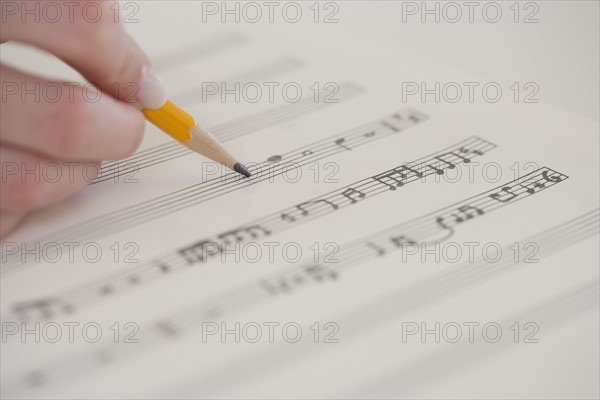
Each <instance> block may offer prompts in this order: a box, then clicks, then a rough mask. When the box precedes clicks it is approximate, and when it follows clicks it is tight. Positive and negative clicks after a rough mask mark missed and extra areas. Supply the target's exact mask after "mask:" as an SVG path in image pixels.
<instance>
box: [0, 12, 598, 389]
mask: <svg viewBox="0 0 600 400" xmlns="http://www.w3.org/2000/svg"><path fill="white" fill-rule="evenodd" d="M156 3H157V4H154V5H152V6H150V5H149V6H148V7H149V8H150V9H151V10H152V12H153V13H158V15H161V13H163V14H165V15H166V16H169V15H171V14H172V13H174V12H175V11H174V10H172V9H171V8H169V7H167V6H166V5H165V4H164V3H163V2H156ZM182 7H189V8H190V12H189V13H181V11H180V10H178V11H177V19H178V21H180V23H178V24H177V25H178V26H173V30H172V31H161V32H156V31H155V30H153V29H152V27H151V26H148V25H145V24H140V25H139V26H134V27H132V31H133V34H134V36H136V37H137V38H139V40H140V41H141V42H142V43H143V44H144V46H145V47H146V48H147V49H148V52H149V53H150V55H151V56H152V57H153V59H154V60H155V63H156V67H157V69H158V71H159V73H160V75H161V77H162V78H163V79H164V80H165V82H166V84H167V87H168V88H169V90H170V97H171V98H172V99H173V101H175V102H177V103H179V104H180V105H181V106H183V107H185V108H186V109H187V110H188V111H189V112H191V113H192V114H194V115H196V116H198V117H199V118H201V119H202V123H203V124H204V125H206V126H207V127H209V128H210V129H211V131H212V132H214V134H215V136H216V137H217V138H219V139H220V140H222V141H223V142H225V143H226V145H227V147H228V149H230V150H231V151H232V153H234V154H236V155H237V156H238V157H239V159H240V160H241V161H243V162H244V163H246V164H247V165H249V166H250V169H251V171H252V172H253V177H252V178H250V179H243V178H240V177H238V176H237V175H236V174H235V173H232V172H229V171H227V170H225V169H223V168H222V167H220V166H218V165H215V164H214V163H210V162H209V161H207V160H206V159H203V158H202V157H200V156H198V155H195V154H193V153H191V152H190V151H189V150H187V149H186V148H185V147H182V146H180V145H179V144H177V143H175V142H174V141H172V140H170V139H169V137H168V136H166V135H164V134H163V133H161V132H159V131H158V130H157V129H156V128H154V127H153V126H150V125H148V127H147V134H146V137H145V139H144V143H143V144H142V147H141V148H140V149H139V150H138V151H137V153H136V154H134V155H133V156H131V157H129V158H127V159H125V160H119V161H109V162H105V163H104V164H103V166H102V170H101V172H100V174H99V175H98V177H97V178H96V179H95V180H94V181H93V182H92V183H91V184H90V185H89V187H87V188H86V189H85V190H84V191H83V192H82V193H81V194H80V195H77V196H76V197H74V198H72V199H70V200H68V201H67V202H65V203H64V204H60V205H57V206H55V207H53V208H51V209H48V210H44V211H41V212H39V213H38V214H36V215H35V216H33V217H32V218H30V219H29V220H28V221H27V222H26V224H25V225H24V226H23V227H22V228H21V229H19V230H18V231H16V232H15V233H14V234H13V235H11V236H9V237H8V238H6V240H4V241H3V243H2V258H3V259H2V269H1V270H0V274H1V275H0V278H1V287H2V293H1V318H2V324H3V336H4V337H3V343H2V355H1V360H2V365H3V368H2V372H1V377H2V394H3V396H11V397H17V398H42V397H44V398H47V397H57V398H68V397H92V396H93V397H109V398H110V397H124V396H125V397H131V396H133V397H143V398H152V397H174V398H215V397H221V396H224V397H228V398H231V397H246V398H253V397H260V398H264V397H294V398H301V397H318V398H323V397H329V396H335V397H338V398H339V397H361V398H364V397H367V398H370V397H386V398H389V397H399V396H400V397H401V396H411V397H451V396H458V397H461V396H467V395H472V396H485V395H488V396H489V394H490V393H496V394H498V396H499V397H503V396H510V395H514V394H515V393H519V394H523V393H530V394H532V395H536V396H538V397H543V396H550V395H553V396H560V395H567V394H568V395H577V396H580V397H593V396H595V395H596V396H597V394H598V391H599V388H598V384H597V375H598V373H599V372H600V371H598V343H597V338H598V292H599V288H598V278H599V274H598V267H597V266H598V263H599V261H600V260H599V254H598V245H597V243H598V233H599V232H598V230H599V212H598V209H599V197H598V193H599V179H598V175H599V165H598V163H599V159H600V156H599V150H598V149H599V137H598V124H597V123H596V122H593V121H591V120H587V119H584V118H581V117H579V116H576V115H574V114H572V113H570V112H568V111H566V110H563V109H559V108H556V107H553V106H551V105H547V104H542V103H534V104H523V103H515V102H513V101H512V99H508V98H510V97H511V96H512V94H509V93H505V94H504V97H503V99H502V100H501V101H499V102H496V103H490V102H487V101H474V102H469V101H465V100H463V101H458V102H456V103H454V104H449V103H448V102H444V101H442V102H436V101H431V98H430V100H428V101H421V99H420V97H419V96H411V97H409V98H408V99H407V98H403V97H404V96H403V95H405V94H406V93H405V91H404V89H405V88H406V85H404V86H403V83H406V82H427V83H428V84H430V85H433V84H434V82H485V81H486V80H485V79H482V78H479V77H476V76H473V75H471V74H469V73H467V72H465V71H461V70H457V69H455V68H453V67H452V66H448V65H443V64H441V63H438V62H432V60H431V59H428V58H424V57H423V56H421V55H418V54H412V53H409V52H407V51H404V50H402V51H401V52H400V51H398V49H396V48H394V47H392V46H388V45H387V44H386V43H376V45H374V43H373V42H371V39H370V38H368V37H362V36H354V35H353V34H352V33H351V32H346V31H344V30H343V29H342V27H334V28H333V27H326V28H323V30H322V31H320V30H314V31H313V30H310V31H307V30H303V29H300V28H298V29H297V30H295V29H291V30H290V29H288V30H284V31H281V34H279V31H277V32H278V34H277V35H273V30H274V29H275V28H274V27H273V26H263V25H261V26H251V27H247V26H244V25H240V26H239V27H236V29H235V30H232V29H230V28H227V29H225V28H224V27H219V26H217V27H212V26H210V25H207V26H206V30H205V32H203V33H202V35H198V36H195V35H189V34H187V35H184V34H182V30H184V29H185V28H184V27H185V26H186V25H188V26H189V25H190V24H192V23H193V18H194V13H193V12H192V10H194V9H195V8H194V7H199V6H198V5H197V4H194V2H189V4H184V5H183V6H182ZM159 34H160V35H163V39H162V40H158V37H159ZM165 37H167V38H171V39H173V40H166V39H165ZM174 38H178V39H179V43H178V44H177V45H173V43H177V41H176V40H174ZM241 60H243V62H241ZM203 82H204V83H203ZM207 82H214V83H215V84H214V85H210V86H207V84H206V83H207ZM236 82H237V83H241V85H242V86H243V85H244V84H247V83H252V84H253V85H254V84H256V85H258V86H259V87H261V88H262V89H264V90H265V91H263V96H262V97H261V99H260V100H259V101H256V102H253V101H248V96H250V94H249V93H250V92H248V93H246V95H247V96H246V97H243V95H242V97H243V98H242V99H240V101H236V100H232V99H233V98H234V96H235V94H229V95H226V94H224V93H227V90H226V89H227V88H231V87H233V86H235V84H236ZM265 82H271V83H273V82H275V83H278V84H279V85H278V86H277V88H278V89H277V90H276V91H275V93H277V94H278V95H276V96H275V97H276V99H275V100H274V101H271V99H269V98H268V96H267V95H266V93H267V91H266V89H265V88H266V87H267V86H265ZM286 83H293V87H301V88H302V94H301V95H299V96H297V97H294V101H291V100H290V99H289V98H287V99H286V98H284V96H281V87H282V86H284V85H285V84H286ZM207 90H209V93H210V95H208V93H207ZM478 90H479V92H478V93H480V89H478ZM290 93H292V91H291V90H290ZM222 96H225V99H226V100H227V101H222V98H223V97H222ZM290 96H292V94H290ZM293 96H296V95H295V94H294V95H293ZM36 324H37V325H36ZM436 324H438V325H439V328H436V326H438V325H436ZM84 326H85V327H86V328H85V329H87V331H85V332H83V331H84V330H85V329H84ZM484 326H485V327H486V328H485V329H486V331H485V333H484V332H483V331H482V329H483V327H484ZM57 327H58V328H57ZM423 327H425V328H427V329H433V330H434V331H435V330H436V329H437V333H435V332H433V333H431V332H430V333H429V334H426V335H425V339H423V340H422V336H421V334H422V333H423V332H422V329H423ZM457 327H458V328H457ZM24 328H27V329H30V330H32V332H35V330H36V329H37V330H38V333H39V336H40V340H38V342H39V343H36V340H35V338H36V336H35V335H36V334H35V333H30V334H28V335H26V336H25V338H26V340H22V336H21V335H22V330H24ZM498 328H500V330H501V333H498V332H499V331H498ZM11 329H17V330H18V331H16V332H14V333H13V332H12V331H11ZM56 329H59V331H60V332H61V336H60V338H58V339H56V340H55V341H53V340H52V339H53V338H54V336H55V330H56ZM69 329H72V331H71V333H72V336H73V337H72V339H73V340H72V341H71V340H69V337H68V336H69ZM415 329H416V330H415ZM456 329H460V332H461V333H462V336H461V337H459V338H457V336H456V335H455V333H456ZM469 329H471V330H469ZM468 334H471V335H472V336H473V338H472V339H473V340H470V338H469V337H467V336H468ZM223 335H224V336H223ZM436 335H437V336H436ZM498 335H499V337H498ZM436 337H437V338H438V339H439V340H437V341H436V340H435V338H436ZM96 339H97V340H96ZM594 350H595V351H594ZM557 357H559V358H558V359H557ZM575 368H576V369H577V372H576V373H574V372H573V369H575ZM499 376H501V377H506V378H505V380H502V381H501V380H500V379H498V377H499ZM549 376H561V377H562V378H561V379H555V380H548V377H549ZM503 379H504V378H503ZM506 381H510V382H511V385H504V384H503V382H504V383H506ZM542 382H543V383H542ZM594 382H596V383H594ZM508 386H510V387H508Z"/></svg>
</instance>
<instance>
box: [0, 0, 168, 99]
mask: <svg viewBox="0 0 600 400" xmlns="http://www.w3.org/2000/svg"><path fill="white" fill-rule="evenodd" d="M14 3H15V4H16V7H17V8H16V9H15V10H13V9H10V10H8V11H7V10H4V15H3V24H2V34H1V37H0V40H5V41H6V40H15V41H19V42H23V43H28V44H30V45H33V46H36V47H40V48H42V49H45V50H47V51H49V52H50V53H52V54H54V55H56V56H57V57H59V58H61V59H62V60H64V61H65V62H66V63H68V64H69V65H71V66H73V67H74V68H75V69H77V70H78V71H79V72H80V73H81V74H82V75H83V76H84V77H85V78H86V79H88V80H89V81H90V82H91V83H93V84H94V85H96V86H97V87H99V88H100V89H102V90H104V91H106V92H108V93H110V94H111V95H113V96H115V97H118V98H119V99H120V100H123V101H130V100H131V96H132V94H133V95H134V97H135V99H137V100H139V101H140V102H141V104H142V105H143V106H144V107H146V108H159V107H160V106H162V105H163V104H164V103H165V101H166V99H167V97H166V91H165V88H164V85H163V84H162V81H161V80H160V79H159V78H158V76H157V75H156V74H155V73H154V71H153V69H152V67H151V63H150V60H149V59H148V57H147V56H146V54H145V53H144V52H143V51H142V49H141V48H140V47H139V46H138V44H137V43H136V42H135V41H134V40H133V39H132V38H131V37H130V36H129V35H128V34H127V33H126V32H125V30H124V29H123V26H122V25H121V24H120V21H119V14H118V12H117V11H116V10H118V7H119V5H118V3H117V2H114V1H77V2H54V5H53V6H54V7H57V10H60V13H59V11H56V12H53V13H52V14H51V16H48V15H44V14H45V13H42V10H41V8H42V7H43V6H44V4H43V3H44V2H41V1H35V2H33V1H32V2H14ZM27 3H32V4H30V5H29V6H28V7H29V8H30V9H31V10H34V11H33V13H34V16H36V17H37V18H36V19H35V23H31V19H27V18H22V10H21V9H19V8H23V7H26V6H27ZM53 11H54V10H53ZM30 13H31V12H30ZM131 84H133V85H134V86H135V89H134V93H132V92H131V91H130V90H128V89H127V88H131Z"/></svg>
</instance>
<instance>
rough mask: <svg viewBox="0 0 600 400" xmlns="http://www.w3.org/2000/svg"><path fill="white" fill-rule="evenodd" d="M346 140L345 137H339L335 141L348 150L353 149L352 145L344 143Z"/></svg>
mask: <svg viewBox="0 0 600 400" xmlns="http://www.w3.org/2000/svg"><path fill="white" fill-rule="evenodd" d="M345 141H346V139H345V138H339V139H336V140H335V142H334V143H335V144H337V145H338V146H340V147H343V148H344V149H346V150H352V149H351V148H350V147H348V146H346V145H344V144H343V143H344V142H345Z"/></svg>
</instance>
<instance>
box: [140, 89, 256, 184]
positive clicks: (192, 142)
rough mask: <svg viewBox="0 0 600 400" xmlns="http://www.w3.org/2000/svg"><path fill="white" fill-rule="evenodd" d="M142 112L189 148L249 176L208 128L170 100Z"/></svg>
mask: <svg viewBox="0 0 600 400" xmlns="http://www.w3.org/2000/svg"><path fill="white" fill-rule="evenodd" d="M142 112H143V113H144V115H145V116H146V119H147V120H148V121H150V122H152V123H153V124H154V125H156V126H157V127H158V128H160V129H161V130H163V131H164V132H166V133H168V134H169V135H171V136H172V137H173V138H174V139H175V140H177V141H179V142H180V143H181V144H183V145H184V146H186V147H187V148H189V149H190V150H192V151H195V152H196V153H199V154H202V155H203V156H205V157H208V158H210V159H211V160H213V161H216V162H218V163H219V164H222V165H225V166H226V167H228V168H230V169H232V170H234V171H235V172H237V173H240V174H242V175H244V176H245V177H249V176H250V171H248V168H246V167H245V166H244V164H242V163H239V162H237V161H236V160H235V158H233V156H232V155H231V154H229V152H228V151H227V150H225V148H224V147H223V146H222V145H221V143H219V142H218V141H217V139H216V138H215V137H214V136H213V135H212V134H211V133H210V132H209V131H208V130H206V129H204V128H203V127H201V126H200V125H198V124H196V121H195V120H194V118H193V117H192V116H191V115H190V114H188V113H186V112H185V111H183V110H182V109H181V108H179V107H178V106H176V105H175V104H174V103H173V102H171V101H170V100H167V102H166V103H165V104H164V105H163V106H162V107H161V108H157V109H155V110H152V109H148V108H145V109H143V110H142Z"/></svg>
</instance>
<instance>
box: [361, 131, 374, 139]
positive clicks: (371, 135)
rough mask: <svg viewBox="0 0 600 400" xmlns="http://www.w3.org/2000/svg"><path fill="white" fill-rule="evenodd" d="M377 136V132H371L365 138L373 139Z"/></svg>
mask: <svg viewBox="0 0 600 400" xmlns="http://www.w3.org/2000/svg"><path fill="white" fill-rule="evenodd" d="M375 134H376V132H375V131H371V132H367V133H365V134H364V136H365V137H366V138H371V137H373V136H375Z"/></svg>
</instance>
